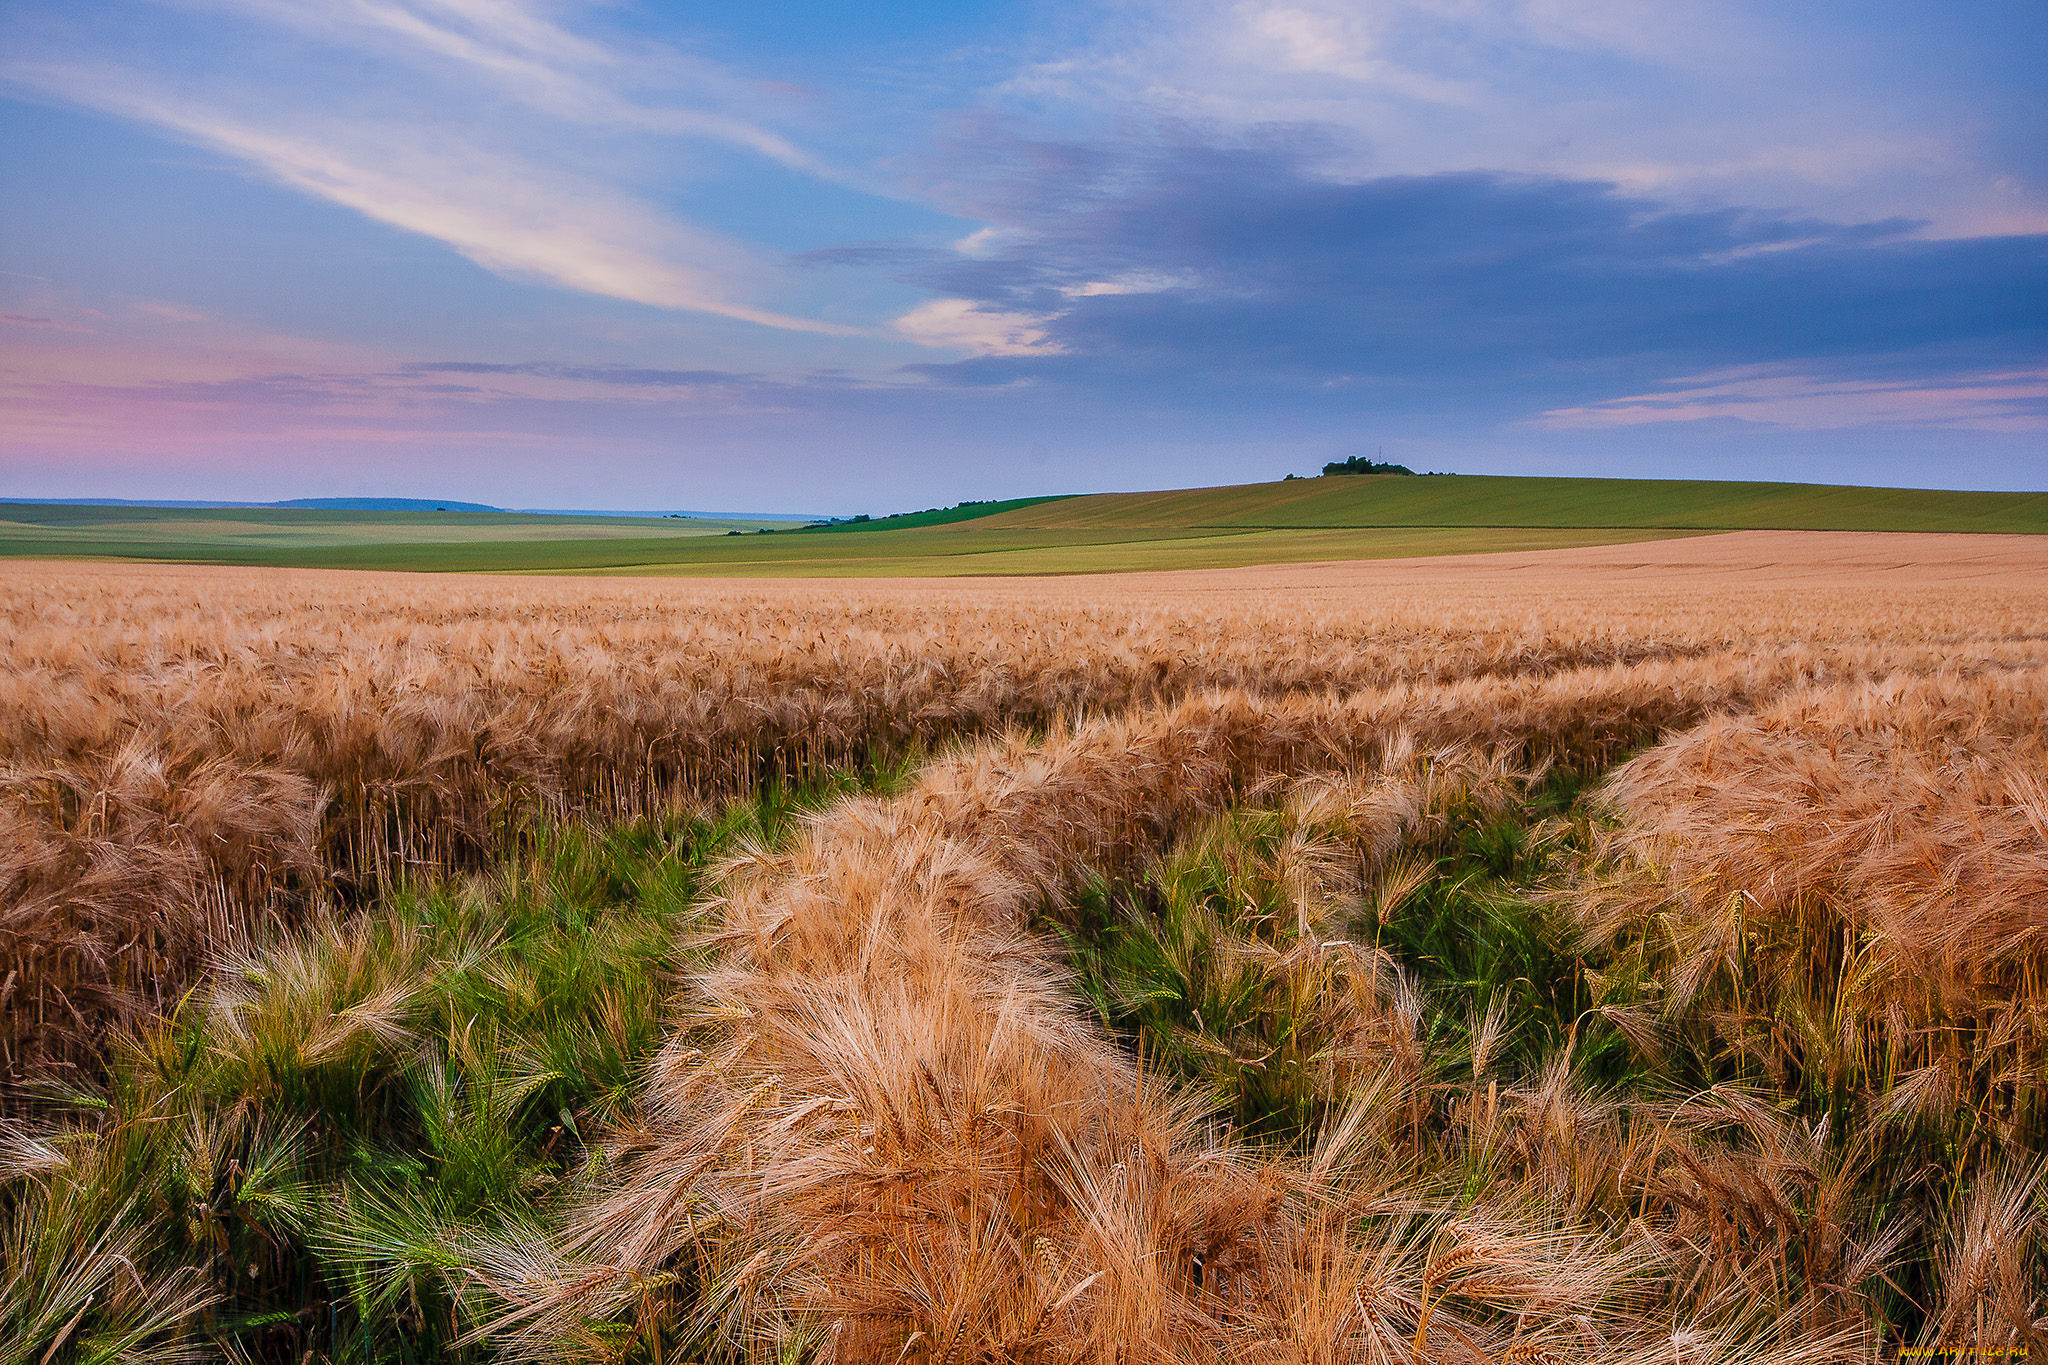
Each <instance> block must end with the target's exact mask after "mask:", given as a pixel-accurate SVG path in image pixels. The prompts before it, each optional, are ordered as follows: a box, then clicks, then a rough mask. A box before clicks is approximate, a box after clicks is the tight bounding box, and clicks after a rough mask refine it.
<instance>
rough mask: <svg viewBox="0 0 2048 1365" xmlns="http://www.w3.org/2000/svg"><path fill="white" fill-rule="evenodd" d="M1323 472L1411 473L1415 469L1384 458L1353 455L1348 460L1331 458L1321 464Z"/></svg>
mask: <svg viewBox="0 0 2048 1365" xmlns="http://www.w3.org/2000/svg"><path fill="white" fill-rule="evenodd" d="M1323 472H1324V473H1325V474H1413V473H1414V472H1415V471H1414V470H1412V469H1410V468H1409V467H1408V466H1407V465H1405V464H1394V463H1392V462H1391V461H1386V460H1368V459H1366V458H1365V457H1364V456H1363V455H1353V456H1352V457H1351V458H1350V459H1348V460H1333V461H1331V462H1330V463H1329V464H1326V465H1324V466H1323Z"/></svg>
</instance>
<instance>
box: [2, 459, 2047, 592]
mask: <svg viewBox="0 0 2048 1365" xmlns="http://www.w3.org/2000/svg"><path fill="white" fill-rule="evenodd" d="M1735 530H1817V531H1941V532H2006V533H2027V534H2041V533H2048V493H1987V492H1953V491H1942V490H1927V489H1891V488H1860V487H1852V486H1829V485H1815V484H1790V483H1734V482H1709V481H1698V480H1651V479H1549V478H1496V477H1484V476H1470V475H1427V476H1413V477H1408V476H1401V475H1372V476H1363V477H1342V478H1319V479H1295V480H1287V481H1283V482H1278V483H1262V484H1245V485H1239V486H1232V487H1223V488H1196V489H1178V490H1171V491H1165V492H1150V493H1098V494H1084V495H1076V496H1071V497H1053V498H1023V499H1012V500H1009V501H1005V502H989V503H971V504H961V505H959V506H956V507H951V508H935V509H930V510H927V511H924V512H915V513H909V514H905V515H901V516H895V517H880V518H874V519H872V520H869V521H864V522H842V523H838V524H835V525H831V526H817V527H808V528H803V529H794V528H791V527H789V526H788V525H787V524H786V523H785V524H782V525H780V526H773V525H767V524H764V523H761V522H739V521H710V520H685V519H669V520H652V519H648V518H633V517H602V516H590V517H569V516H534V515H528V514H523V513H514V512H433V511H413V510H398V511H362V510H329V509H278V508H233V509H228V508H210V509H186V508H175V509H173V508H138V507H132V506H129V507H112V506H97V507H93V506H78V505H68V506H67V505H50V504H23V503H11V504H0V556H12V557H17V558H22V557H33V558H54V557H63V558H110V559H153V560H169V561H179V562H211V563H236V564H268V565H279V566H287V565H289V566H303V567H328V568H363V569H419V570H468V571H477V572H528V573H612V574H686V575H715V576H753V575H773V576H787V575H803V576H860V577H867V576H883V575H890V576H893V575H908V576H933V575H937V576H954V575H972V574H1047V573H1101V572H1119V571H1129V570H1141V569H1183V568H1222V567H1233V566H1241V565H1249V564H1273V563H1302V562H1310V561H1317V560H1336V559H1382V558H1396V557H1408V556H1417V555H1435V554H1461V553H1472V552H1480V551H1494V550H1532V549H1548V548H1563V547H1568V546H1577V545H1597V544H1613V543H1617V542H1623V541H1634V540H1655V539H1664V538H1668V537H1672V536H1683V535H1700V534H1710V533H1713V532H1717V531H1735ZM734 532H739V533H740V534H733V533H734Z"/></svg>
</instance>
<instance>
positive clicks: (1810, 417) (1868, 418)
mask: <svg viewBox="0 0 2048 1365" xmlns="http://www.w3.org/2000/svg"><path fill="white" fill-rule="evenodd" d="M1716 420H1732V421H1738V422H1750V423H1755V424H1757V425H1761V426H1771V427H1780V428H1784V429H1787V430H1796V431H1830V430H1846V429H1854V428H1859V427H1887V428H1899V427H1907V428H1911V427H1923V428H1924V427H1935V428H1944V429H1951V430H1965V431H1990V432H2005V433H2012V434H2020V433H2026V432H2039V431H2048V369H2020V370H2000V371H1990V372H1985V373H1979V374H1964V375H1949V376H1940V377H1933V378H1930V377H1927V376H1915V377H1912V378H1907V379H1895V380H1887V379H1831V378H1827V377H1824V376H1819V375H1813V374H1804V373H1800V372H1798V371H1796V370H1791V369H1787V368H1783V367H1764V366H1745V367H1742V368H1738V369H1729V370H1720V371H1716V372H1713V373H1711V374H1703V375H1696V376H1692V377H1689V378H1685V379H1674V380H1672V381H1671V382H1670V383H1669V384H1667V385H1666V386H1664V387H1662V388H1659V389H1656V390H1654V391H1652V392H1649V393H1636V394H1628V395H1626V396H1624V397H1620V398H1609V399H1606V400H1604V401H1601V402H1598V403H1589V404H1585V405H1583V406H1580V407H1570V408H1556V409H1553V410H1551V411H1549V412H1546V413H1544V414H1542V415H1541V416H1540V417H1537V418H1535V419H1534V420H1533V421H1531V422H1530V423H1529V425H1531V426H1537V427H1547V428H1550V429H1553V430H1561V431H1585V430H1598V429H1604V428H1616V427H1636V426H1651V425H1659V424H1666V423H1673V422H1707V421H1716Z"/></svg>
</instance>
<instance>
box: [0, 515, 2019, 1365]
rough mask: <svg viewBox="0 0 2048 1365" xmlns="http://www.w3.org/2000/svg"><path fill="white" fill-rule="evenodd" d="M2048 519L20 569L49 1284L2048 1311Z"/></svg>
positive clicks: (1875, 1316) (348, 1311)
mask: <svg viewBox="0 0 2048 1365" xmlns="http://www.w3.org/2000/svg"><path fill="white" fill-rule="evenodd" d="M2037 543H2038V542H2035V541H2034V540H2033V539H2032V538H2031V537H1965V536H1954V537H1915V536H1899V537H1890V538H1880V537H1871V536H1849V537H1839V538H1830V537H1826V536H1801V535H1796V534H1784V533H1757V534H1754V535H1743V536H1728V537H1711V538H1705V539H1694V540H1683V541H1671V542H1660V543H1657V544H1652V545H1628V546H1609V547H1602V548H1598V549H1590V550H1573V551H1544V552H1535V553H1530V554H1526V555H1519V556H1512V557H1509V556H1486V557H1480V558H1475V559H1471V560H1455V559H1452V560H1436V561H1429V562H1426V563H1425V562H1421V561H1415V562H1405V563H1403V562H1394V563H1383V564H1363V565H1343V566H1290V567H1286V568H1275V569H1270V570H1234V571H1229V572H1219V573H1197V572H1190V573H1183V574H1173V575H1159V576H1134V577H1130V578H1100V579H1093V580H1089V581H1088V582H1087V583H1085V584H1077V583H1074V582H1071V581H1030V582H1025V581H1017V580H1010V581H1006V582H1002V583H978V584H941V585H934V584H912V583H876V584H869V585H849V584H820V583H802V582H797V583H776V584H767V583H760V584H692V585H682V584H676V583H670V582H664V583H625V582H612V581H602V582H598V581H576V582H567V581H556V582H543V581H535V580H521V581H518V582H512V583H508V582H504V581H488V582H487V581H482V580H468V579H456V578H445V577H443V578H435V579H424V578H404V577H397V576H391V577H377V576H345V575H323V574H318V573H301V574H276V573H271V574H262V575H258V574H252V573H246V572H243V571H236V570H224V569H196V568H194V569H156V568H148V569H144V568H118V567H113V566H20V567H14V568H10V569H8V570H7V571H6V573H5V576H4V578H0V593H4V597H0V601H4V609H5V611H6V613H7V617H8V623H9V626H10V631H9V642H8V644H7V646H6V654H5V660H4V662H5V669H6V672H5V676H4V679H0V686H4V688H5V692H4V693H0V698H4V700H0V706H4V710H0V719H4V724H0V745H4V748H0V755H4V761H5V769H4V778H0V780H4V784H5V785H4V801H5V804H4V806H0V896H4V898H5V903H4V906H0V915H4V920H0V926H4V927H0V934H4V935H5V937H4V938H0V954H4V966H5V970H6V977H5V979H6V981H7V983H8V984H7V987H6V991H7V1000H6V1006H5V1008H6V1011H7V1015H6V1026H5V1040H6V1045H7V1058H6V1060H7V1065H8V1067H9V1069H10V1072H11V1074H12V1075H13V1077H14V1080H15V1082H16V1089H15V1090H14V1092H13V1093H14V1095H15V1099H14V1101H13V1104H12V1107H13V1109H14V1111H15V1113H16V1115H17V1118H16V1121H15V1122H14V1123H13V1124H12V1125H11V1126H10V1129H9V1139H8V1141H9V1151H10V1153H11V1155H10V1158H9V1167H10V1170H11V1171H12V1173H13V1174H12V1175H11V1177H10V1182H9V1184H8V1185H7V1186H6V1187H5V1189H6V1192H5V1195H4V1198H5V1199H6V1201H7V1211H8V1214H9V1218H10V1221H9V1223H8V1225H7V1228H8V1230H7V1231H6V1232H5V1234H4V1235H5V1237H6V1238H7V1239H8V1241H7V1245H8V1250H9V1257H8V1261H9V1266H10V1271H9V1272H8V1274H9V1276H10V1278H9V1279H8V1280H7V1281H6V1282H5V1284H4V1285H0V1325H4V1326H5V1327H7V1329H8V1330H9V1331H10V1332H11V1333H12V1335H13V1336H14V1337H15V1338H16V1339H18V1340H20V1341H22V1342H24V1343H26V1344H25V1346H24V1347H23V1348H22V1351H21V1353H20V1356H19V1358H21V1359H23V1360H29V1359H40V1358H42V1357H43V1356H44V1355H45V1354H46V1353H48V1354H49V1358H52V1359H56V1358H61V1355H62V1353H63V1352H65V1351H67V1350H80V1349H84V1348H85V1347H87V1346H91V1347H92V1348H93V1349H95V1350H98V1351H100V1352H101V1355H100V1357H99V1358H108V1359H112V1358H122V1357H123V1355H124V1353H125V1355H126V1357H127V1358H134V1359H148V1358H157V1357H158V1356H159V1355H160V1354H161V1353H163V1352H165V1351H169V1350H172V1349H174V1348H175V1349H183V1350H188V1351H190V1352H192V1353H195V1354H198V1355H201V1356H216V1357H221V1358H261V1359H272V1358H274V1359H280V1360H282V1359H292V1360H298V1359H301V1358H303V1357H304V1356H306V1355H307V1354H308V1353H311V1354H312V1355H313V1357H314V1358H332V1359H342V1358H348V1359H393V1360H397V1359H408V1358H419V1357H421V1356H425V1355H440V1354H448V1355H452V1356H461V1357H465V1358H474V1359H526V1358H531V1359H561V1358H571V1357H574V1358H584V1357H588V1358H606V1359H620V1358H623V1359H648V1360H676V1359H713V1358H745V1359H754V1358H761V1359H766V1358H769V1357H773V1358H776V1359H825V1360H847V1361H866V1360H930V1361H940V1360H946V1361H965V1360H990V1361H994V1360H1048V1361H1051V1360H1062V1361H1065V1360H1101V1361H1110V1360H1116V1361H1148V1360H1160V1361H1166V1360H1218V1361H1222V1360H1259V1361H1269V1360H1270V1361H1283V1360H1285V1361H1294V1360H1302V1361H1307V1360H1332V1361H1339V1360H1342V1361H1349V1360H1357V1361H1431V1362H1436V1361H1441V1362H1453V1361H1456V1362H1465V1361H1473V1362H1477V1361H1502V1360H1517V1361H1538V1360H1550V1359H1556V1360H1564V1359H1571V1360H1598V1361H1617V1362H1618V1361H1646V1362H1647V1361H1651V1360H1660V1361H1661V1360H1674V1359H1675V1360H1680V1361H1692V1360H1699V1361H1708V1360H1745V1361H1765V1360H1772V1361H1776V1360H1783V1361H1793V1360H1824V1359H1840V1360H1859V1359H1874V1358H1879V1357H1881V1356H1884V1355H1886V1354H1888V1353H1890V1352H1894V1351H1895V1350H1896V1349H1897V1348H1898V1347H1899V1346H1901V1345H1902V1344H1904V1345H1914V1344H1917V1345H1919V1346H1924V1347H1933V1346H1942V1345H1968V1346H1971V1347H1976V1348H1985V1349H1999V1350H2010V1351H2018V1350H2026V1349H2031V1350H2034V1351H2037V1352H2038V1351H2041V1350H2043V1349H2044V1347H2048V1340H2044V1336H2048V1323H2044V1322H2043V1321H2042V1319H2043V1318H2044V1316H2048V1304H2044V1303H2043V1298H2042V1296H2043V1268H2044V1260H2043V1257H2044V1254H2048V1248H2044V1247H2043V1246H2042V1244H2041V1238H2040V1226H2041V1223H2042V1220H2043V1214H2044V1203H2043V1197H2044V1192H2043V1176H2042V1155H2043V1151H2044V1145H2048V1110H2044V1103H2043V1100H2042V1098H2041V1097H2042V1095H2043V1093H2044V1090H2048V1046H2044V1035H2043V1029H2044V1025H2048V976H2044V972H2043V966H2044V953H2048V938H2044V936H2048V912H2044V910H2043V908H2042V907H2043V905H2044V901H2048V786H2044V751H2043V749H2042V745H2041V738H2040V737H2041V735H2042V734H2043V733H2044V724H2043V723H2044V721H2048V632H2044V629H2043V628H2044V626H2048V552H2044V551H2043V550H2040V549H2036V548H2035V546H2036V544H2037ZM848 772H852V773H856V774H865V776H861V777H858V778H856V779H855V785H856V788H857V789H855V790H845V789H844V788H843V787H842V788H837V789H835V788H832V787H830V786H829V785H827V786H825V787H820V786H819V784H821V783H824V784H830V783H832V782H834V781H841V782H843V781H844V780H845V779H842V778H835V776H834V775H835V774H843V773H848ZM796 789H808V790H811V791H812V792H813V793H814V795H812V796H811V797H809V798H806V801H807V804H806V806H805V807H804V809H805V810H806V811H807V812H808V813H806V814H803V815H802V816H801V817H800V818H794V819H792V818H791V817H790V816H789V814H788V813H787V809H786V806H785V805H784V804H783V803H784V802H785V800H786V798H785V796H784V795H783V794H784V793H788V792H790V791H792V790H796ZM750 812H752V813H750ZM582 829H592V830H600V831H602V830H614V831H617V833H614V834H588V833H577V832H576V831H577V830H582ZM565 850H566V851H565ZM436 887H440V888H443V889H435V888H436ZM123 1267H126V1269H123ZM12 1358H14V1357H9V1356H6V1355H4V1354H0V1359H12Z"/></svg>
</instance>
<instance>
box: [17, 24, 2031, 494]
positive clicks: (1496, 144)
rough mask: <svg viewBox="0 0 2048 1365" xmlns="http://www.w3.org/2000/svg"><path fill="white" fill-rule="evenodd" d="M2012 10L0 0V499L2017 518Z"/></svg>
mask: <svg viewBox="0 0 2048 1365" xmlns="http://www.w3.org/2000/svg"><path fill="white" fill-rule="evenodd" d="M2043 69H2048V7H2044V6H2042V5H2040V4H2039V3H2037V0H2011V2H2010V3H1989V2H1984V0H1980V2H1978V3H1969V2H1967V0H1966V2H1965V3H1951V4H1943V5H1935V4H1931V3H1930V4H1905V3H1897V2H1895V0H1892V2H1887V0H1880V2H1878V3H1861V4H1848V3H1842V4H1777V5H1764V4H1754V5H1743V4H1735V3H1697V4H1685V3H1677V2H1676V0H1659V2H1656V3H1644V2H1639V0H1384V2H1382V3H1369V4H1368V3H1356V2H1343V0H1103V2H1102V3H1086V0H1080V2H1077V3H1069V4H1060V5H1053V4H1035V3H1025V2H1024V0H1015V2H1013V3H992V4H984V5H977V6H963V5H958V4H937V3H924V2H920V3H901V4H887V3H875V4H868V5H831V4H820V5H814V6H807V7H801V8H800V9H796V10H790V9H785V8H783V7H773V6H760V5H740V4H727V3H719V4H697V5H680V4H673V5H651V4H636V3H632V0H606V2H603V3H597V2H593V3H577V2H575V0H559V2H558V3H548V2H547V0H99V2H98V3H94V4H92V5H84V6H82V5H78V4H76V3H73V2H72V0H13V3H12V4H10V5H9V6H8V7H7V8H6V9H5V10H4V11H0V195H4V201H0V348H4V349H0V496H4V495H9V494H11V495H15V496H68V495H100V496H121V497H179V498H185V497H195V498H196V497H228V498H273V497H296V496H322V495H348V494H388V495H417V496H438V497H451V498H469V499H475V500H479V501H487V502H495V503H499V504H504V505H520V506H528V505H543V506H579V505H582V506H646V507H664V506H695V507H706V506H745V507H773V506H787V507H790V508H802V509H805V510H810V509H822V510H834V511H845V512H853V511H886V510H890V509H893V508H900V507H905V506H919V507H921V506H926V505H930V504H933V503H938V502H951V501H955V500H958V499H961V498H968V497H1001V496H1013V495H1022V494H1031V493H1043V492H1066V491H1076V490H1085V489H1114V488H1145V487H1166V486H1184V485H1191V484H1202V483H1218V482H1233V481H1243V480H1251V479H1259V478H1273V477H1278V476H1279V475H1280V474H1283V473H1287V472H1312V471H1313V470H1314V469H1315V467H1316V466H1318V465H1320V464H1321V463H1323V462H1324V461H1325V460H1328V459H1332V458H1341V457H1342V456H1344V455H1348V454H1354V453H1366V454H1371V453H1375V452H1378V451H1380V450H1382V449H1384V451H1385V452H1386V454H1387V457H1388V458H1397V459H1400V460H1402V461H1404V462H1406V463H1409V464H1411V465H1414V466H1416V467H1418V468H1432V469H1449V470H1457V471H1461V472H1472V473H1595V474H1616V475H1650V476H1688V477H1692V476H1699V477H1729V478H1797V479H1811V480H1822V481H1840V482H1866V483H1886V484H1894V483H1895V484H1936V485H1949V486H1965V487H2007V488H2043V487H2048V97H2044V96H2043V94H2042V89H2041V81H2040V76H2039V73H2040V71H2041V70H2043Z"/></svg>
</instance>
